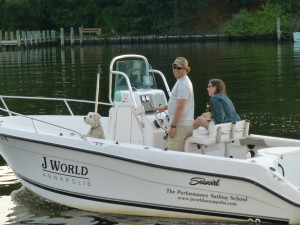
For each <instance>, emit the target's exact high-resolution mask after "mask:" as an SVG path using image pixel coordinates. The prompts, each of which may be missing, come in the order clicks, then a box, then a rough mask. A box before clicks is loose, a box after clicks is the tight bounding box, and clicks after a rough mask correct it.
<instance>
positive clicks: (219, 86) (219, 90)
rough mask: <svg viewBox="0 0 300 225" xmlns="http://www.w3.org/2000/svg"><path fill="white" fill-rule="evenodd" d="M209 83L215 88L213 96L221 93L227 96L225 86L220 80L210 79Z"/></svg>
mask: <svg viewBox="0 0 300 225" xmlns="http://www.w3.org/2000/svg"><path fill="white" fill-rule="evenodd" d="M209 83H211V85H212V86H214V87H216V88H217V89H216V93H215V94H217V93H221V94H223V95H227V91H226V85H225V83H224V82H223V81H222V80H220V79H211V80H210V81H209Z"/></svg>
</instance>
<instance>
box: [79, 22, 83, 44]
mask: <svg viewBox="0 0 300 225" xmlns="http://www.w3.org/2000/svg"><path fill="white" fill-rule="evenodd" d="M82 42H83V27H82V26H81V27H79V43H80V45H82Z"/></svg>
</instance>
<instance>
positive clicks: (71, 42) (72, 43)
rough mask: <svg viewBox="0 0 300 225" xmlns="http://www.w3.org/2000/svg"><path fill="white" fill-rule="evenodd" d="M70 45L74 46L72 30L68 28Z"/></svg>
mask: <svg viewBox="0 0 300 225" xmlns="http://www.w3.org/2000/svg"><path fill="white" fill-rule="evenodd" d="M70 44H71V46H73V45H74V28H73V27H70Z"/></svg>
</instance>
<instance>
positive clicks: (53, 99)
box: [0, 95, 112, 116]
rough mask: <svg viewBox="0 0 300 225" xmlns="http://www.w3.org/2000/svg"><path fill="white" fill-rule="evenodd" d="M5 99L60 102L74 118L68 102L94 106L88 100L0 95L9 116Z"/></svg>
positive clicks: (92, 102) (103, 103) (101, 103)
mask: <svg viewBox="0 0 300 225" xmlns="http://www.w3.org/2000/svg"><path fill="white" fill-rule="evenodd" d="M5 98H7V99H8V98H10V99H30V100H46V101H62V102H64V103H65V105H66V107H67V109H68V111H69V113H70V115H72V116H74V113H73V111H72V109H71V107H70V105H69V104H68V102H79V103H91V104H95V102H94V101H88V100H78V99H66V98H46V97H27V96H8V95H0V99H1V102H2V104H3V105H4V107H5V109H6V110H7V113H8V114H9V115H10V116H11V113H10V110H9V108H8V106H7V104H6V103H5V101H4V99H5ZM98 104H99V105H108V106H112V104H110V103H105V102H98Z"/></svg>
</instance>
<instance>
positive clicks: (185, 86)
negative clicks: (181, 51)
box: [155, 57, 194, 151]
mask: <svg viewBox="0 0 300 225" xmlns="http://www.w3.org/2000/svg"><path fill="white" fill-rule="evenodd" d="M172 66H173V74H174V76H175V78H176V79H177V82H176V84H175V85H174V87H173V89H172V92H171V93H172V95H171V97H170V99H169V102H168V105H167V106H165V107H161V108H156V109H155V110H156V112H159V113H161V112H163V111H164V110H167V109H168V112H169V116H170V128H169V132H168V133H169V135H168V140H167V149H170V150H175V151H184V141H185V139H186V138H188V137H190V136H191V135H192V133H193V122H194V92H193V85H192V82H191V81H190V79H189V77H188V75H187V74H188V73H189V72H190V70H191V69H190V67H189V65H188V61H187V60H186V59H185V58H183V57H178V58H177V59H175V61H174V63H173V64H172Z"/></svg>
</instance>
